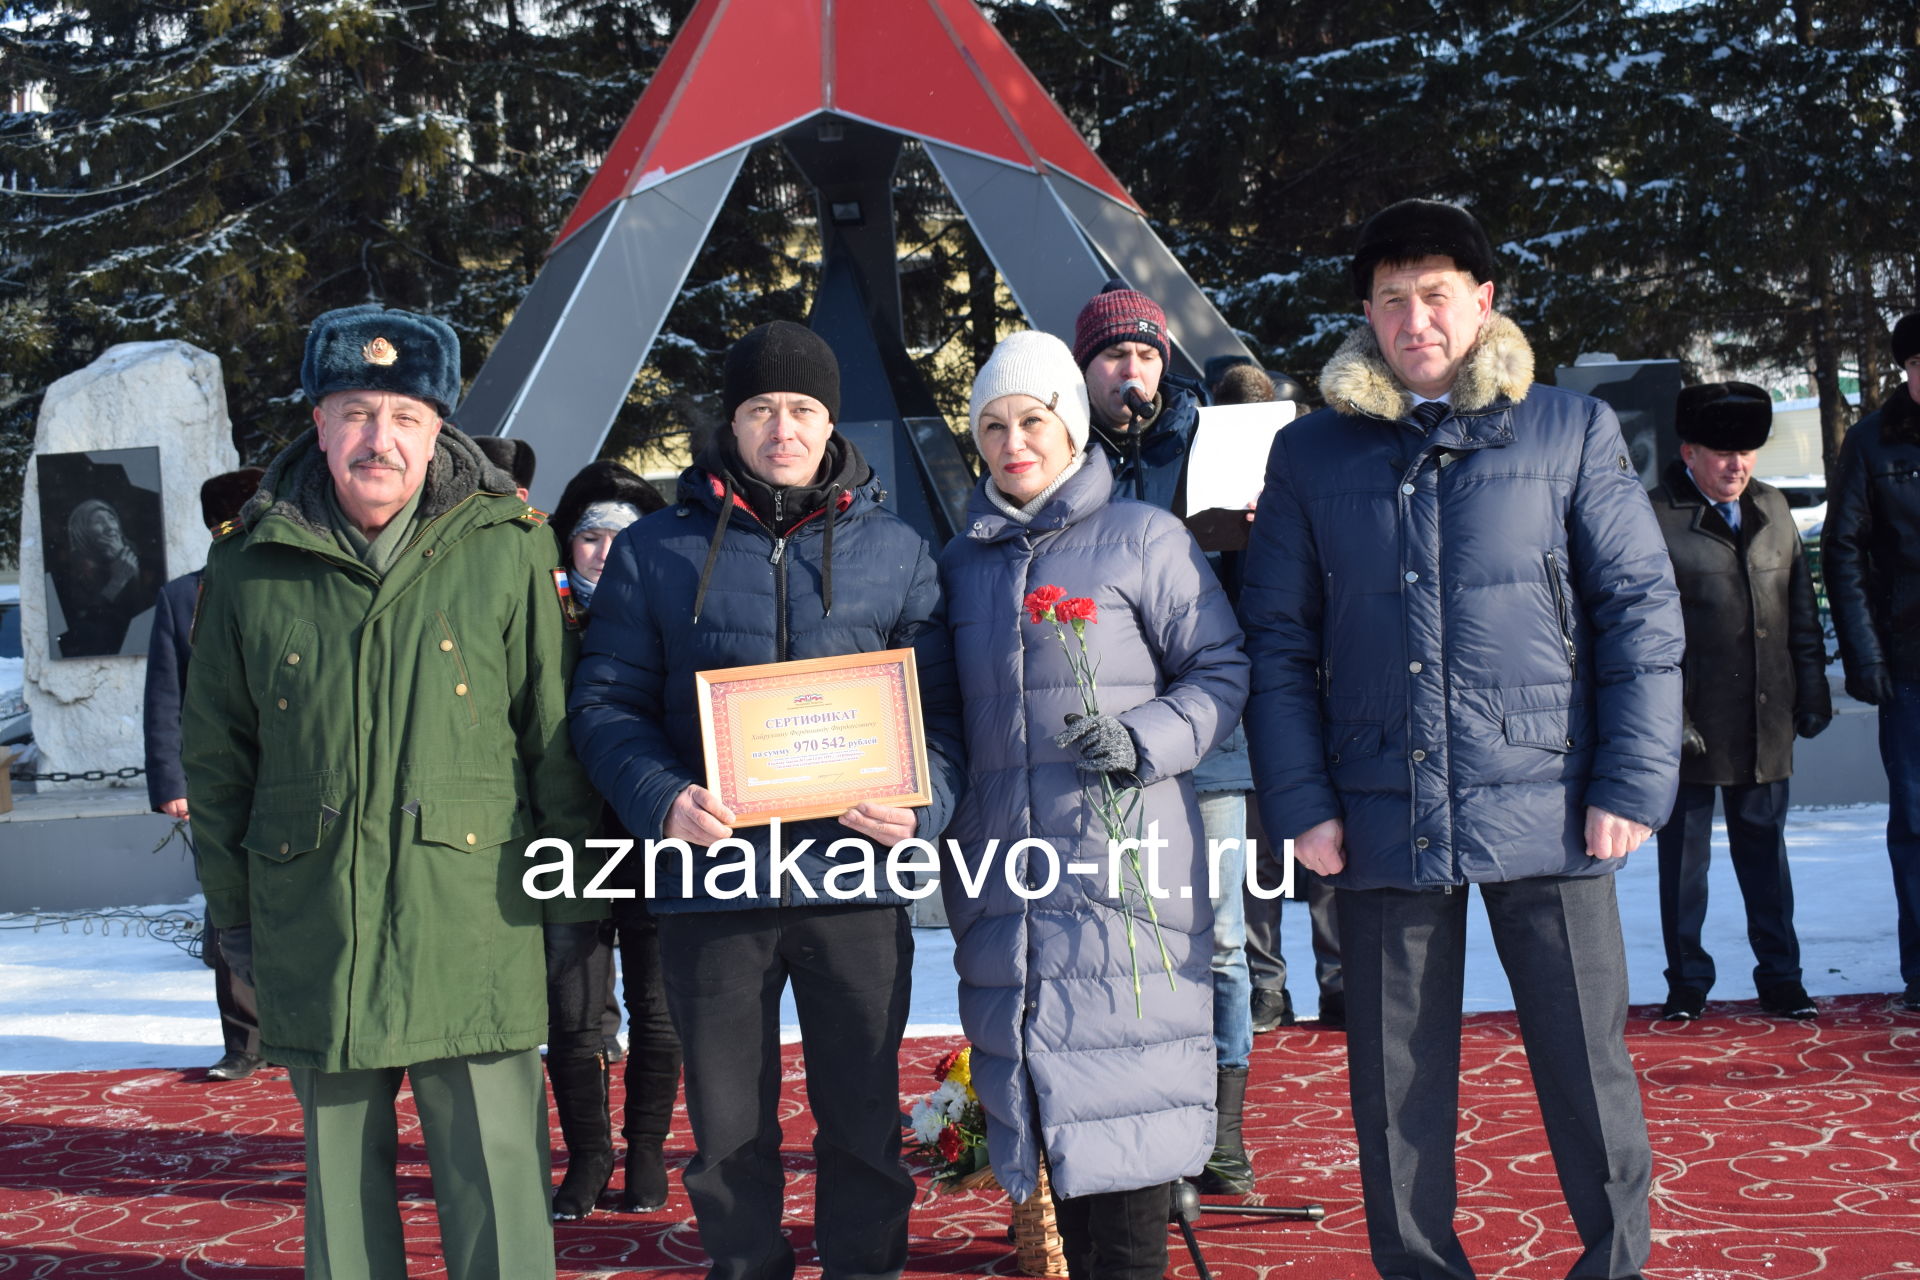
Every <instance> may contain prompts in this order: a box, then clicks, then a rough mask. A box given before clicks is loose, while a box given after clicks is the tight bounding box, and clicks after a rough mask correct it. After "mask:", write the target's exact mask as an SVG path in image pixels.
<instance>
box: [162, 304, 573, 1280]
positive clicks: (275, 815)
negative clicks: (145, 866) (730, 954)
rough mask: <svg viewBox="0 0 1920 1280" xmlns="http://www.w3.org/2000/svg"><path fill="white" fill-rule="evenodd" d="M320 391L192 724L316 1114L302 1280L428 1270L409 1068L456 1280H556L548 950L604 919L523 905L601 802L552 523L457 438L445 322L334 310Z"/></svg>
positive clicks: (217, 856)
mask: <svg viewBox="0 0 1920 1280" xmlns="http://www.w3.org/2000/svg"><path fill="white" fill-rule="evenodd" d="M301 383H302V386H303V388H304V389H305V391H306V393H307V395H308V397H309V398H310V399H311V400H312V401H313V403H314V410H313V421H314V430H313V432H312V433H311V434H308V435H304V436H302V437H301V438H300V439H298V440H296V441H294V443H293V444H291V445H289V446H288V447H287V448H286V449H285V450H284V451H282V452H281V454H280V455H279V457H277V458H276V459H274V461H273V463H272V465H271V466H270V467H269V468H268V470H267V473H266V477H265V479H264V480H262V481H261V485H260V491H259V493H258V494H256V495H255V497H254V498H253V500H252V501H251V502H249V503H248V504H247V506H246V508H245V510H244V511H243V513H242V515H241V519H240V520H239V522H238V524H237V526H235V527H233V528H231V529H229V530H228V531H227V532H226V533H225V534H224V535H223V536H221V537H219V538H218V539H217V540H216V542H215V544H214V547H213V551H212V553H211V555H210V557H209V561H208V565H207V572H206V577H205V579H204V588H203V595H202V598H201V600H200V604H199V607H198V610H197V615H196V619H195V623H194V644H195V649H194V661H193V667H192V670H191V673H190V677H189V685H188V689H187V697H186V706H185V710H184V716H183V721H184V723H183V736H184V756H185V763H186V770H187V788H188V799H189V802H190V803H191V805H192V807H193V814H194V835H195V837H196V839H197V840H198V842H199V864H200V881H201V884H202V886H203V887H204V889H205V891H206V896H207V906H208V910H209V913H210V915H211V917H212V919H213V922H214V924H215V925H217V926H218V927H219V928H220V930H221V937H222V941H223V942H224V943H227V944H228V951H229V959H230V961H231V962H233V963H234V967H235V968H236V969H237V970H241V971H245V970H248V969H250V970H251V972H252V976H253V980H254V982H255V984H256V986H257V988H258V992H259V1001H260V1037H261V1046H260V1048H261V1053H262V1055H263V1056H265V1057H266V1058H267V1059H268V1061H271V1062H276V1063H280V1064H283V1065H284V1066H286V1067H287V1068H288V1069H289V1072H290V1074H291V1076H292V1081H293V1088H294V1092H295V1093H296V1094H297V1095H298V1097H299V1099H300V1109H301V1114H302V1117H303V1118H304V1120H305V1124H306V1145H307V1196H306V1208H307V1221H306V1244H307V1250H306V1274H307V1276H308V1277H310V1278H315V1277H320V1278H331V1277H342V1278H345V1277H374V1278H379V1280H388V1278H398V1277H404V1276H405V1275H406V1259H405V1250H404V1248H403V1242H402V1237H401V1224H400V1215H399V1208H398V1196H397V1193H396V1190H395V1184H394V1164H395V1158H396V1150H397V1145H398V1142H397V1135H396V1123H395V1118H394V1098H395V1096H396V1094H397V1093H398V1090H399V1088H400V1084H401V1080H402V1077H403V1076H409V1077H411V1082H412V1087H413V1095H414V1102H415V1105H416V1107H417V1109H418V1111H419V1115H420V1122H421V1127H422V1129H423V1131H424V1133H425V1137H426V1142H427V1152H428V1159H429V1161H430V1163H431V1165H432V1170H433V1188H434V1199H435V1201H436V1202H437V1204H438V1207H439V1212H440V1231H441V1241H442V1244H443V1245H444V1247H445V1251H446V1260H447V1270H448V1273H449V1275H450V1276H452V1277H453V1278H454V1280H491V1278H493V1277H503V1278H507V1280H527V1278H529V1277H533V1278H535V1280H537V1278H538V1277H543V1276H544V1277H551V1276H553V1274H554V1255H553V1232H552V1224H551V1222H550V1220H549V1218H548V1209H547V1182H548V1176H549V1173H548V1166H547V1152H548V1129H547V1116H546V1099H545V1094H544V1091H543V1089H542V1086H541V1077H540V1062H539V1057H538V1054H537V1047H538V1045H539V1044H540V1042H541V1040H542V1038H543V1036H544V1034H545V1031H546V1022H547V1018H546V994H545V993H546V969H545V964H546V962H545V960H544V958H543V957H544V951H545V949H544V948H543V932H544V935H545V938H546V940H547V941H549V942H556V943H558V944H559V946H558V949H559V950H560V951H561V952H562V953H564V952H565V951H566V946H565V943H566V940H567V938H568V936H569V935H570V933H572V932H577V931H579V930H581V929H586V930H591V929H592V928H593V927H594V926H593V924H592V923H591V922H593V921H595V920H597V919H598V918H599V916H600V915H601V914H603V913H602V911H601V910H599V908H600V907H601V906H602V905H603V904H601V903H599V902H597V901H594V900H583V899H580V898H569V897H555V898H551V899H547V900H544V901H537V900H534V899H532V898H530V897H529V896H528V895H527V893H526V892H525V891H524V890H523V888H522V877H523V875H524V874H525V872H526V870H527V868H528V867H529V866H531V865H532V864H531V863H529V862H527V860H526V859H525V857H524V852H525V847H526V844H527V842H528V841H529V840H530V839H532V838H534V837H536V836H553V837H559V838H561V839H565V840H568V841H571V842H572V843H573V844H574V845H575V847H576V848H579V847H580V845H581V841H582V840H584V838H585V836H586V835H587V829H588V824H589V821H590V819H591V818H592V816H593V814H594V812H595V810H596V808H597V802H595V801H594V800H593V798H592V794H591V792H590V790H589V788H588V786H587V784H586V781H585V778H584V776H583V775H582V773H581V771H580V769H579V766H578V764H577V763H576V762H575V760H574V758H573V754H572V750H571V748H570V747H569V746H568V742H567V731H566V725H565V722H564V721H565V713H566V685H567V678H568V674H569V668H570V666H571V663H572V660H573V649H574V645H573V638H572V637H571V636H570V635H568V633H567V617H566V615H565V613H563V611H562V608H561V600H560V599H559V597H558V595H557V588H556V584H555V580H554V577H553V570H554V568H555V567H556V564H557V555H556V551H555V546H554V540H553V536H552V535H551V534H550V533H548V532H547V531H546V529H544V528H542V527H540V526H541V517H540V516H539V515H538V514H537V513H534V512H532V511H531V510H530V509H529V508H528V507H527V506H526V504H525V503H524V502H522V501H520V500H519V499H517V498H516V497H515V496H514V486H513V481H512V477H510V476H508V475H506V474H505V473H504V472H502V471H500V470H499V469H498V468H496V467H494V466H493V465H492V464H491V463H490V462H488V461H487V459H486V458H485V456H484V455H483V454H482V453H481V452H480V450H479V449H478V448H477V447H476V446H475V445H474V444H473V442H472V441H471V440H470V439H468V438H467V437H466V436H465V435H463V434H461V433H460V432H459V431H458V430H456V429H455V428H454V427H453V426H451V425H450V424H447V423H446V422H444V420H443V419H444V416H445V415H446V414H447V413H448V412H450V410H451V406H452V405H453V403H454V402H455V400H456V399H457V398H458V395H459V389H460V363H459V345H458V342H457V341H456V339H455V337H454V334H453V331H452V330H451V329H450V328H448V326H447V325H446V324H444V323H443V322H441V321H439V320H437V319H434V318H432V317H428V316H420V315H413V314H410V313H407V312H404V311H384V310H382V309H380V308H379V307H354V308H349V309H346V310H341V311H330V312H328V313H326V314H325V315H323V316H321V317H320V318H319V319H318V320H316V321H315V322H314V325H313V329H312V331H311V332H310V333H309V334H308V336H307V346H306V357H305V359H304V361H303V362H302V367H301Z"/></svg>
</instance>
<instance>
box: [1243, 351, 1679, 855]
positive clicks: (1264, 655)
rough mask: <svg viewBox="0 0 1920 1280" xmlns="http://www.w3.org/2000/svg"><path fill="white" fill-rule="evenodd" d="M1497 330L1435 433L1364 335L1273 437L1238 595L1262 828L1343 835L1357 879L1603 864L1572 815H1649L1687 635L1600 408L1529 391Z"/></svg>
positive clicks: (1662, 774)
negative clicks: (1333, 827) (1313, 402)
mask: <svg viewBox="0 0 1920 1280" xmlns="http://www.w3.org/2000/svg"><path fill="white" fill-rule="evenodd" d="M1532 370H1533V359H1532V352H1531V351H1530V350H1529V349H1528V348H1527V345H1526V340H1525V339H1524V338H1523V337H1522V336H1521V335H1520V331H1519V330H1518V329H1517V328H1516V327H1515V326H1514V325H1513V324H1512V322H1511V321H1508V320H1506V319H1505V318H1504V317H1500V316H1497V315H1496V316H1495V317H1494V318H1493V319H1492V320H1491V321H1490V323H1489V327H1488V330H1487V332H1486V334H1485V335H1484V336H1483V338H1482V340H1481V342H1480V344H1479V346H1478V347H1477V348H1476V351H1475V354H1474V355H1473V356H1471V357H1470V358H1469V363H1468V365H1467V367H1466V368H1465V369H1464V370H1463V372H1462V375H1461V377H1460V379H1459V380H1458V381H1457V382H1456V383H1455V386H1454V392H1453V396H1452V404H1453V409H1452V412H1451V415H1450V416H1449V417H1447V418H1445V419H1444V420H1442V421H1441V422H1439V423H1438V424H1437V425H1436V426H1435V427H1434V428H1433V429H1432V431H1431V433H1429V434H1426V435H1422V434H1421V432H1420V429H1419V428H1418V427H1416V426H1414V425H1413V424H1412V423H1410V422H1408V421H1405V420H1403V419H1404V418H1405V417H1406V415H1407V413H1408V411H1410V410H1411V408H1412V399H1411V397H1410V396H1408V395H1407V394H1406V393H1405V391H1404V390H1403V389H1402V388H1401V387H1400V385H1399V383H1398V382H1397V381H1396V380H1395V379H1394V378H1393V376H1392V374H1391V373H1390V372H1389V370H1388V367H1387V365H1386V363H1385V362H1384V360H1382V359H1381V357H1380V355H1379V348H1378V346H1377V345H1376V344H1375V343H1374V341H1373V335H1372V332H1371V330H1368V329H1362V330H1360V331H1359V332H1358V333H1356V334H1355V335H1354V337H1353V338H1351V339H1349V341H1348V342H1347V344H1346V345H1345V346H1344V347H1343V348H1342V349H1341V352H1340V353H1339V354H1337V355H1336V356H1335V357H1334V359H1333V361H1332V362H1330V363H1329V365H1328V367H1327V371H1326V373H1324V374H1323V375H1322V379H1321V386H1322V390H1323V392H1324V393H1325V394H1326V395H1327V399H1328V402H1329V405H1330V407H1329V408H1327V409H1323V410H1321V411H1320V412H1318V413H1315V414H1312V415H1311V416H1309V417H1307V418H1304V419H1302V420H1301V421H1300V422H1297V423H1295V424H1293V425H1291V426H1289V427H1287V428H1286V429H1285V430H1283V431H1282V432H1281V433H1280V435H1279V436H1278V438H1277V439H1276V440H1275V441H1274V447H1273V452H1272V454H1271V455H1270V457H1269V460H1268V463H1267V480H1266V488H1265V490H1264V492H1263V493H1262V495H1261V498H1260V505H1259V513H1258V517H1257V518H1256V519H1255V521H1254V527H1253V535H1252V543H1251V545H1250V546H1249V548H1248V552H1247V557H1246V579H1245V585H1244V588H1243V591H1242V595H1241V608H1242V616H1243V619H1244V621H1245V623H1246V626H1247V633H1248V652H1249V655H1250V657H1251V658H1252V660H1253V670H1254V682H1253V696H1252V699H1251V701H1250V703H1249V705H1248V711H1247V733H1248V737H1249V738H1250V739H1251V741H1252V746H1253V759H1254V777H1255V780H1256V784H1257V786H1258V789H1259V793H1260V802H1261V809H1262V813H1263V815H1264V817H1265V819H1266V823H1267V830H1268V832H1269V833H1270V834H1271V835H1272V836H1273V837H1274V838H1275V839H1280V838H1283V837H1286V838H1291V837H1293V836H1297V835H1299V834H1300V833H1301V832H1303V831H1305V830H1306V829H1307V828H1309V827H1312V826H1314V825H1316V824H1318V823H1320V822H1323V821H1325V820H1327V819H1329V818H1343V819H1344V820H1345V823H1346V850H1347V867H1346V870H1344V871H1343V872H1341V873H1340V875H1338V876H1337V877H1334V879H1333V883H1334V884H1336V885H1338V886H1340V887H1342V888H1349V889H1376V888H1400V889H1411V888H1440V887H1443V886H1448V885H1457V884H1462V883H1469V882H1484V881H1504V880H1516V879H1521V878H1525V877H1529V876H1542V875H1597V874H1605V873H1608V872H1612V871H1615V870H1617V869H1618V868H1619V866H1620V865H1621V862H1620V860H1612V861H1606V862H1600V861H1596V860H1594V859H1590V858H1589V857H1587V854H1586V844H1585V836H1584V823H1585V811H1586V808H1587V806H1589V805H1596V806H1598V807H1600V808H1602V809H1606V810H1609V811H1611V812H1613V813H1616V814H1619V815H1621V816H1623V817H1627V818H1632V819H1634V820H1635V821H1638V822H1642V823H1645V824H1646V825H1647V826H1650V827H1655V828H1657V827H1659V826H1660V825H1661V824H1663V823H1664V822H1665V821H1666V818H1667V814H1668V812H1669V810H1670V809H1671V808H1672V807H1673V798H1674V792H1675V788H1676V786H1677V781H1678V769H1679V756H1680V734H1681V703H1680V663H1681V654H1682V649H1683V647H1684V643H1685V641H1684V632H1683V628H1682V623H1681V616H1680V602H1679V597H1678V593H1677V592H1676V591H1675V589H1674V582H1673V570H1672V567H1671V565H1670V564H1669V563H1668V560H1667V549H1666V544H1665V541H1664V540H1663V539H1662V537H1661V535H1660V529H1659V527H1658V525H1657V524H1656V523H1655V520H1654V516H1653V510H1652V507H1651V505H1650V504H1649V502H1648V500H1647V495H1646V492H1645V490H1643V489H1642V488H1641V485H1640V479H1639V476H1638V474H1637V473H1636V471H1635V469H1634V467H1633V464H1632V462H1631V460H1630V459H1629V457H1628V454H1627V450H1626V446H1625V445H1624V444H1623V443H1622V441H1621V437H1620V429H1619V424H1618V422H1617V421H1616V419H1615V418H1614V415H1613V411H1612V410H1611V409H1610V408H1608V407H1607V406H1606V405H1605V404H1603V403H1601V402H1600V401H1598V400H1594V399H1591V398H1588V397H1586V396H1580V395H1574V394H1572V393H1571V392H1567V391H1562V390H1559V389H1557V388H1553V387H1543V386H1535V385H1532Z"/></svg>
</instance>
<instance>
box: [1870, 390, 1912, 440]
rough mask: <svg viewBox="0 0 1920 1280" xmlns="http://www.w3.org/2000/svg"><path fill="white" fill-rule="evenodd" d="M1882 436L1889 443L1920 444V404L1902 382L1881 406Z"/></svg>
mask: <svg viewBox="0 0 1920 1280" xmlns="http://www.w3.org/2000/svg"><path fill="white" fill-rule="evenodd" d="M1880 438H1881V439H1882V440H1884V441H1886V442H1887V443H1889V444H1892V443H1894V442H1895V441H1901V442H1904V443H1906V444H1920V404H1915V403H1914V400H1913V393H1912V392H1911V391H1908V390H1907V384H1906V383H1905V382H1902V383H1901V384H1900V385H1899V386H1897V387H1895V388H1894V389H1893V394H1892V395H1890V396H1888V397H1887V398H1886V400H1885V401H1884V402H1883V403H1882V404H1881V406H1880Z"/></svg>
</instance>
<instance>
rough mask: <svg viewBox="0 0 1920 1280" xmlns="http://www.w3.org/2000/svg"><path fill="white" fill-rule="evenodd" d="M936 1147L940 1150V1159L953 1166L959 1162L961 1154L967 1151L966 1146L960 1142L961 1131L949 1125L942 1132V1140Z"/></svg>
mask: <svg viewBox="0 0 1920 1280" xmlns="http://www.w3.org/2000/svg"><path fill="white" fill-rule="evenodd" d="M934 1145H935V1146H936V1147H938V1148H939V1151H940V1158H941V1159H942V1160H945V1161H946V1162H947V1163H948V1164H953V1163H954V1162H955V1161H957V1160H959V1159H960V1153H961V1152H963V1151H965V1150H966V1149H967V1148H966V1146H965V1144H964V1143H962V1142H961V1141H960V1131H959V1130H958V1129H956V1128H954V1127H953V1126H952V1125H948V1126H947V1127H946V1128H944V1129H942V1130H941V1131H940V1139H939V1141H938V1142H936V1143H935V1144H934Z"/></svg>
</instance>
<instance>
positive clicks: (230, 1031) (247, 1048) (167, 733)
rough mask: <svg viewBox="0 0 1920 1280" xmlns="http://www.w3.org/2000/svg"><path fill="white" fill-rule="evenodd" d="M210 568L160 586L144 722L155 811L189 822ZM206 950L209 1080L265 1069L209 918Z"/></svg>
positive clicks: (204, 505)
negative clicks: (213, 1058)
mask: <svg viewBox="0 0 1920 1280" xmlns="http://www.w3.org/2000/svg"><path fill="white" fill-rule="evenodd" d="M264 474H265V473H264V472H263V471H261V470H260V468H258V467H243V468H241V469H240V470H238V471H228V472H226V473H224V474H222V475H217V476H215V477H213V479H211V480H209V481H207V482H206V483H205V484H203V485H201V486H200V518H201V519H202V520H203V521H204V522H205V523H206V526H207V528H208V529H211V530H216V531H217V530H219V529H220V528H221V527H222V526H224V525H225V524H226V523H227V521H229V520H237V519H239V517H240V508H241V507H243V506H245V505H246V502H247V499H248V498H251V497H252V496H253V491H254V490H255V489H257V488H259V487H260V477H261V476H262V475H264ZM202 572H203V571H202V570H199V569H195V570H194V571H193V572H192V573H189V574H183V575H182V576H180V577H178V578H175V579H174V580H173V581H172V582H169V583H168V584H167V585H166V586H164V587H162V588H160V597H159V599H157V600H156V601H154V607H153V637H152V639H150V640H149V641H148V642H147V695H146V701H145V704H144V705H143V707H142V712H141V714H142V719H143V720H144V727H145V730H146V740H147V799H148V801H149V802H150V803H151V804H152V805H153V810H154V812H155V813H164V814H166V815H167V816H168V817H169V818H173V819H175V820H176V821H181V822H184V821H186V820H188V818H189V817H190V816H191V815H190V814H189V812H188V809H187V771H186V769H185V767H184V766H182V765H181V763H180V704H181V702H182V701H183V700H184V699H185V698H186V693H187V661H188V659H190V658H191V657H193V640H192V632H193V610H194V606H195V604H196V603H198V601H199V599H200V578H201V575H202ZM201 954H202V955H203V956H204V957H205V958H206V962H207V966H208V967H209V968H211V969H212V970H213V997H214V1002H215V1003H216V1004H217V1005H218V1006H219V1009H220V1039H221V1043H222V1045H223V1047H224V1050H225V1051H224V1052H223V1053H222V1054H221V1056H220V1060H219V1061H218V1062H216V1063H214V1064H213V1065H212V1066H211V1067H208V1068H207V1079H209V1080H244V1079H246V1078H247V1077H248V1076H250V1075H252V1074H253V1073H254V1072H255V1071H257V1070H259V1069H260V1061H261V1059H260V1013H259V1010H258V1008H257V1007H256V1005H255V1004H254V996H253V985H252V984H251V983H248V982H243V981H241V980H240V978H239V976H238V975H236V974H235V973H234V971H233V970H232V969H231V968H229V967H228V965H227V962H226V958H225V957H224V956H222V955H221V954H220V931H219V930H218V929H216V928H215V927H214V925H213V921H212V919H211V918H209V919H208V920H207V922H206V926H205V932H204V934H203V937H202V944H201Z"/></svg>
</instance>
